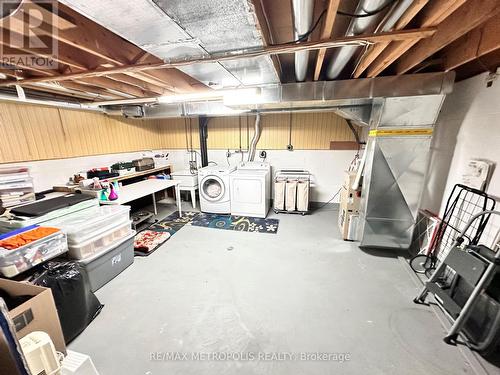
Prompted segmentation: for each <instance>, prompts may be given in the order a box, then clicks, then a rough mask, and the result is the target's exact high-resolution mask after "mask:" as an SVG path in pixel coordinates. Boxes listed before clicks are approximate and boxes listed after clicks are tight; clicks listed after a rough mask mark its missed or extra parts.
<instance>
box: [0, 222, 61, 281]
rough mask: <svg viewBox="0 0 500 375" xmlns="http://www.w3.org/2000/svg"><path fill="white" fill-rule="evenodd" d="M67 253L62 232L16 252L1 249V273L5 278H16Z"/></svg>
mask: <svg viewBox="0 0 500 375" xmlns="http://www.w3.org/2000/svg"><path fill="white" fill-rule="evenodd" d="M16 234H17V233H15V234H13V235H16ZM67 251H68V243H67V241H66V234H64V233H63V232H61V231H59V232H56V233H53V234H51V235H49V236H47V237H44V238H40V239H39V240H36V241H33V242H31V243H29V244H27V245H24V246H22V247H20V248H18V249H15V250H7V249H4V248H1V247H0V273H1V274H2V275H3V276H5V277H14V276H16V275H18V274H20V273H21V272H24V271H26V270H29V269H30V268H32V267H34V266H36V265H37V264H40V263H43V262H45V261H47V260H49V259H52V258H54V257H56V256H58V255H61V254H63V253H65V252H67Z"/></svg>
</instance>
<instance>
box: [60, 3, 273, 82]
mask: <svg viewBox="0 0 500 375" xmlns="http://www.w3.org/2000/svg"><path fill="white" fill-rule="evenodd" d="M62 2H63V3H65V4H66V5H68V6H70V7H72V8H73V9H75V10H77V11H78V12H80V13H81V14H83V15H85V16H86V17H88V18H90V19H92V20H94V21H96V22H97V23H99V24H100V25H102V26H104V27H106V28H108V29H109V30H111V31H113V32H115V33H116V34H117V35H119V36H121V37H122V38H124V39H126V40H128V41H130V42H132V43H134V44H136V45H137V46H139V47H141V48H142V49H144V50H145V51H147V52H149V53H151V54H152V55H154V56H156V57H159V58H161V59H163V60H166V61H168V60H171V59H179V58H189V57H201V56H206V55H209V54H211V53H216V52H220V51H225V50H238V49H245V48H255V47H262V46H263V40H262V35H261V34H260V31H259V30H258V28H257V25H256V23H255V22H256V17H255V14H254V13H253V12H252V9H251V8H250V6H249V4H248V2H247V1H246V0H177V1H175V0H173V1H172V0H168V1H165V0H155V1H152V0H135V1H129V0H113V1H107V2H106V1H98V0H91V1H88V0H62ZM236 30H237V32H235V31H236ZM180 70H182V71H183V72H185V73H187V74H189V75H190V76H192V77H194V78H196V79H197V80H199V81H201V82H203V83H204V84H206V85H207V86H209V87H214V88H223V87H224V88H227V87H238V86H241V85H259V84H271V83H277V82H279V79H278V76H277V74H276V71H275V70H274V67H273V65H272V62H271V58H270V57H269V56H264V57H259V58H253V59H247V60H240V61H228V62H224V63H208V64H207V63H204V64H193V65H190V66H185V67H181V68H180Z"/></svg>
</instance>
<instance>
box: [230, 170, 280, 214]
mask: <svg viewBox="0 0 500 375" xmlns="http://www.w3.org/2000/svg"><path fill="white" fill-rule="evenodd" d="M229 179H230V182H231V214H232V215H236V216H254V217H262V218H265V217H266V216H267V212H268V211H269V207H270V204H271V166H270V165H269V163H264V162H243V163H241V164H240V165H239V166H238V169H237V170H236V171H235V172H233V173H231V175H230V176H229Z"/></svg>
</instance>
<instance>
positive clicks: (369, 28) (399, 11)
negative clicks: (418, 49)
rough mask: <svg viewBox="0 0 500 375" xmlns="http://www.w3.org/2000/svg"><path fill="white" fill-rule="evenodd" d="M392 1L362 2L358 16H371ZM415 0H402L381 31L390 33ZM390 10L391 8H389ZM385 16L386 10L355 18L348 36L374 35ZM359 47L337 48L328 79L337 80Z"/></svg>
mask: <svg viewBox="0 0 500 375" xmlns="http://www.w3.org/2000/svg"><path fill="white" fill-rule="evenodd" d="M390 1H391V0H361V1H360V2H359V4H358V6H357V8H356V11H355V13H356V14H360V15H362V14H369V13H371V12H374V11H377V10H378V9H381V8H383V7H384V6H385V5H387V4H388V3H389V2H390ZM413 1H414V0H402V1H399V3H398V4H397V5H396V7H394V8H393V10H392V11H391V13H390V14H389V15H387V17H386V19H385V21H384V22H383V24H382V25H381V26H380V30H379V31H389V30H391V29H392V28H393V27H394V25H395V24H396V22H397V21H398V20H399V18H401V16H402V15H403V13H404V12H405V11H406V9H408V7H409V6H410V5H411V4H412V3H413ZM388 8H389V7H388ZM384 14H387V11H386V10H383V11H381V12H379V13H377V14H374V15H373V16H367V17H361V18H353V20H352V21H351V23H350V24H349V27H348V28H347V32H346V34H345V35H346V36H352V35H359V34H365V33H372V32H374V31H376V30H377V27H378V25H379V24H380V22H381V20H382V19H383V16H384ZM358 48H359V47H358V46H345V47H342V48H337V49H336V50H335V51H334V52H333V56H332V58H331V60H330V64H329V65H328V68H327V72H326V74H327V77H328V79H336V78H337V77H338V76H339V75H340V74H341V73H342V71H343V70H344V68H345V67H346V65H347V64H348V63H349V61H351V59H352V58H353V56H354V55H355V54H356V52H357V51H358Z"/></svg>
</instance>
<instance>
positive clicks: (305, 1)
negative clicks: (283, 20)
mask: <svg viewBox="0 0 500 375" xmlns="http://www.w3.org/2000/svg"><path fill="white" fill-rule="evenodd" d="M292 8H293V27H294V37H295V39H299V38H300V37H302V36H303V35H305V34H307V33H308V32H309V30H311V27H312V22H313V11H314V0H292ZM308 62H309V51H300V52H295V78H296V79H297V81H298V82H302V81H304V80H305V79H306V75H307V64H308Z"/></svg>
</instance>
